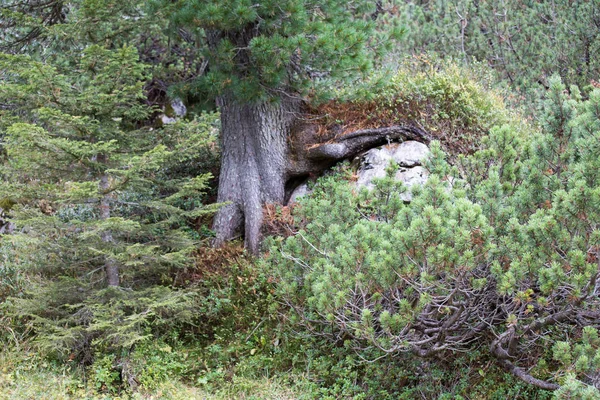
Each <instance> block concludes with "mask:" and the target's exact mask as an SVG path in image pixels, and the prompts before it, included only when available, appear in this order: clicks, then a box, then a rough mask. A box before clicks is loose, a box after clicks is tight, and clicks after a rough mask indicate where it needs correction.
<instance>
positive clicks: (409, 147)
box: [390, 140, 429, 167]
mask: <svg viewBox="0 0 600 400" xmlns="http://www.w3.org/2000/svg"><path fill="white" fill-rule="evenodd" d="M391 146H393V145H391ZM390 150H391V151H392V149H390ZM428 155H429V147H427V145H425V144H423V143H421V142H416V141H414V140H409V141H407V142H402V143H400V144H399V145H397V147H396V148H395V149H394V150H393V153H392V158H393V159H394V161H396V162H397V163H398V165H400V166H401V167H415V166H417V165H423V161H424V160H425V159H426V158H427V156H428Z"/></svg>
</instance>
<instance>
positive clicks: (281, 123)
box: [156, 0, 397, 253]
mask: <svg viewBox="0 0 600 400" xmlns="http://www.w3.org/2000/svg"><path fill="white" fill-rule="evenodd" d="M156 3H157V4H158V9H162V10H163V12H165V11H166V12H169V13H170V14H171V18H172V20H173V21H174V23H175V24H177V25H179V26H186V27H190V29H193V31H194V32H197V33H198V34H199V35H201V37H202V39H203V42H204V45H205V49H206V51H205V54H206V55H205V57H206V60H207V61H208V66H207V72H206V74H204V75H202V76H200V77H199V78H198V79H197V81H196V83H195V84H194V85H193V87H192V88H191V90H195V91H201V92H205V93H212V94H213V95H216V96H217V103H218V106H219V110H220V113H221V132H222V137H221V148H222V161H221V173H220V180H219V196H218V201H219V202H228V203H229V204H228V205H226V206H225V207H223V208H221V209H220V210H219V212H218V214H217V216H216V219H215V223H214V229H215V231H216V235H217V238H216V241H217V244H218V243H222V242H223V241H225V240H229V239H231V238H234V237H236V236H238V235H239V234H240V233H244V234H245V241H246V246H247V247H248V248H249V249H250V250H251V251H252V252H254V253H256V252H257V251H258V248H259V242H260V240H259V233H260V227H261V224H262V206H263V205H264V204H265V203H282V202H283V200H284V194H285V183H286V181H287V178H289V176H288V171H287V169H288V168H287V167H288V163H289V161H288V159H287V155H288V150H287V136H288V133H289V131H290V128H291V125H292V123H293V121H294V118H295V116H296V113H298V112H299V111H300V106H301V101H302V100H304V99H314V98H316V97H322V96H323V95H324V94H325V93H326V92H327V91H330V90H331V89H332V86H331V85H332V82H336V81H338V82H339V81H340V80H348V79H349V78H353V77H356V76H357V73H361V72H362V73H364V72H366V71H368V70H369V69H370V68H371V67H372V65H373V60H372V57H374V56H377V55H378V54H380V53H381V52H382V51H383V50H384V48H385V43H386V40H387V39H386V37H387V34H386V35H384V34H381V33H378V32H377V31H376V29H375V28H376V23H377V22H380V21H381V20H384V19H385V16H380V13H381V11H382V7H383V4H382V3H381V2H378V3H375V2H372V1H358V2H353V3H348V2H345V1H338V0H326V1H312V0H310V1H304V0H286V1H264V2H260V3H255V2H251V1H246V0H227V1H212V0H211V1H196V0H181V1H176V2H170V1H169V2H156ZM392 26H393V25H390V27H392ZM390 31H392V32H394V33H397V31H396V30H395V29H390ZM358 76H360V75H358Z"/></svg>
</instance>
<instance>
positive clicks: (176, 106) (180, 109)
mask: <svg viewBox="0 0 600 400" xmlns="http://www.w3.org/2000/svg"><path fill="white" fill-rule="evenodd" d="M171 107H172V108H173V112H174V113H175V115H176V116H178V117H180V118H181V117H185V114H187V108H186V106H185V104H183V101H181V99H175V100H173V101H171Z"/></svg>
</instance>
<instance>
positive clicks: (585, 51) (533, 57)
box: [397, 0, 600, 94]
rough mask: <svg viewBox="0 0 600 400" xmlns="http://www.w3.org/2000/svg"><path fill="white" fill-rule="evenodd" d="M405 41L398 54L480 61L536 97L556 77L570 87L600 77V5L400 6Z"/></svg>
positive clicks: (515, 0) (468, 0) (465, 1)
mask: <svg viewBox="0 0 600 400" xmlns="http://www.w3.org/2000/svg"><path fill="white" fill-rule="evenodd" d="M399 13H400V16H401V18H402V20H403V23H405V24H406V26H407V35H406V37H405V39H404V41H403V42H402V43H400V45H399V46H398V50H397V51H398V53H399V54H402V53H403V52H409V53H413V54H421V53H423V52H435V53H437V54H439V55H441V56H450V57H454V58H456V59H463V60H464V61H465V62H467V63H468V62H471V60H472V59H476V60H479V61H481V62H485V63H486V64H487V65H489V66H490V67H492V68H493V69H495V70H496V71H497V73H498V75H499V76H500V77H501V78H503V79H505V80H506V81H508V82H509V83H510V84H511V85H512V87H513V88H514V89H517V90H521V91H522V92H525V93H527V94H532V92H536V91H538V92H541V91H543V90H544V87H548V86H549V78H550V77H551V76H552V75H553V74H560V76H561V77H562V79H563V80H564V81H565V82H567V84H568V85H571V84H574V85H579V86H581V87H585V86H588V85H589V84H590V83H591V81H592V80H596V81H597V80H598V79H599V77H600V65H599V64H598V60H597V58H596V57H593V56H592V55H593V54H596V53H598V50H599V49H600V27H599V25H598V18H599V16H600V8H599V5H598V3H597V2H594V1H584V2H577V3H573V2H571V1H567V0H563V1H554V2H536V1H521V0H509V1H504V2H500V3H499V2H480V1H472V0H461V1H454V2H445V1H434V2H427V3H422V2H415V1H409V2H404V3H403V4H402V5H401V6H400V10H399Z"/></svg>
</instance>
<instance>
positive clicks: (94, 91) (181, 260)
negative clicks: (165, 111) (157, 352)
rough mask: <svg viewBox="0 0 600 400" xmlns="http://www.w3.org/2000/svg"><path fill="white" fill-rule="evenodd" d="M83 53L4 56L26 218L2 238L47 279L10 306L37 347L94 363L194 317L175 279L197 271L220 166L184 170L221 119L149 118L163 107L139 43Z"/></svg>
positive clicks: (10, 140)
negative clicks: (151, 98) (150, 95)
mask: <svg viewBox="0 0 600 400" xmlns="http://www.w3.org/2000/svg"><path fill="white" fill-rule="evenodd" d="M80 54H81V56H80V57H79V58H78V59H72V60H70V61H71V62H69V63H68V64H66V65H65V64H58V65H56V64H52V63H49V62H41V61H35V60H33V59H32V58H31V57H29V56H20V55H6V54H0V70H1V71H2V73H0V103H2V104H6V105H7V107H6V110H5V112H4V113H5V115H6V116H8V117H9V118H8V119H7V120H3V123H2V132H3V136H4V143H3V148H4V150H5V152H6V161H5V163H4V164H3V166H2V169H1V173H2V178H3V179H4V180H5V181H4V182H3V184H2V186H1V187H0V198H4V199H9V200H10V204H11V205H12V207H11V209H10V210H9V216H10V219H11V221H12V222H13V223H14V224H15V229H14V232H13V234H11V235H6V236H2V237H1V238H0V246H1V247H2V253H3V254H8V257H6V258H5V260H4V261H3V263H4V264H5V265H4V267H5V268H7V269H14V270H17V271H21V272H22V273H24V272H27V274H28V276H30V277H32V276H35V275H38V276H39V281H32V283H31V284H30V285H29V287H27V288H24V289H23V292H21V293H12V294H13V295H16V297H13V298H12V299H11V300H10V303H9V304H10V307H9V310H12V311H9V313H11V312H12V315H13V316H18V317H19V318H25V321H26V322H28V323H29V324H31V326H32V327H33V329H34V332H36V333H37V334H38V343H39V344H40V345H42V346H44V347H46V348H48V349H52V350H53V351H54V350H56V351H58V352H60V353H61V354H62V355H65V356H66V355H67V354H69V353H70V352H73V353H72V354H74V355H75V356H77V357H78V358H79V359H80V360H81V361H83V362H90V361H91V357H92V355H93V350H94V349H95V348H96V347H99V346H102V348H103V349H105V350H106V349H108V350H114V349H121V348H125V349H128V348H130V347H131V346H132V345H133V344H134V343H136V342H138V341H140V340H147V339H148V337H149V333H151V332H152V331H153V329H157V328H158V327H160V326H161V322H160V321H161V319H163V318H168V317H169V316H170V317H173V318H175V320H190V319H191V318H193V316H194V314H193V313H192V312H191V311H192V310H191V307H193V306H192V304H191V303H190V302H189V298H188V294H186V293H184V292H182V291H178V290H173V288H172V276H173V271H175V270H177V269H182V268H186V267H190V266H193V265H194V258H193V256H192V252H193V251H194V250H195V249H196V248H197V246H198V243H199V240H200V239H201V238H200V236H199V235H198V234H197V233H196V232H195V230H194V229H193V224H194V223H195V222H197V221H199V219H200V218H202V217H203V216H205V215H207V214H210V213H211V212H212V210H213V209H214V207H205V206H203V205H202V198H203V193H204V191H205V190H206V188H207V184H208V180H209V179H210V175H209V174H206V173H205V174H201V175H198V176H196V177H194V176H191V177H190V176H189V174H187V173H183V174H182V173H180V172H177V171H178V170H181V169H182V168H186V164H187V163H189V162H190V160H193V162H201V160H199V159H198V157H204V158H206V159H207V160H208V159H210V156H209V157H207V154H200V153H203V152H204V151H205V150H207V149H208V148H209V147H210V146H212V144H213V143H212V139H211V133H210V132H211V130H212V128H213V127H212V126H211V123H210V119H211V118H213V117H211V116H208V115H207V116H203V117H201V118H200V119H198V120H193V121H189V122H180V123H178V124H176V125H169V126H164V127H162V128H159V129H157V128H156V127H153V126H152V125H150V124H146V123H145V121H146V120H147V119H148V117H149V116H150V115H151V113H153V112H154V109H153V108H152V107H149V106H148V105H147V104H146V103H145V93H144V91H143V87H144V84H145V82H146V79H147V75H146V70H147V66H145V65H144V64H142V63H140V62H139V56H138V52H137V50H136V49H135V48H133V47H129V46H123V47H120V48H115V49H107V48H105V47H103V46H98V45H91V46H88V47H86V48H85V49H83V50H82V51H81V53H80ZM213 119H214V118H213ZM203 149H204V150H203ZM191 152H193V153H195V154H194V155H193V156H190V153H191ZM207 153H208V152H207ZM150 322H153V324H152V325H151V324H150ZM170 323H173V320H170ZM151 326H152V328H151Z"/></svg>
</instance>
